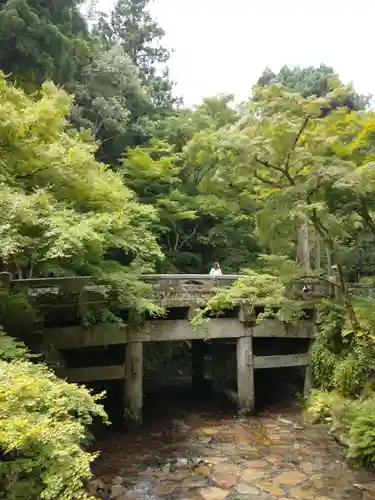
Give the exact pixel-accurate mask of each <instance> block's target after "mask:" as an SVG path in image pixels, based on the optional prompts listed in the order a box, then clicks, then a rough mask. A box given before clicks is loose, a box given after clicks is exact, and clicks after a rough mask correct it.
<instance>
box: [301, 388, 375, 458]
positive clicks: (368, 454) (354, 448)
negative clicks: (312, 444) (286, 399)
mask: <svg viewBox="0 0 375 500" xmlns="http://www.w3.org/2000/svg"><path fill="white" fill-rule="evenodd" d="M308 407H309V409H308V411H309V412H312V413H314V414H318V415H319V416H320V417H321V419H322V420H323V421H324V422H325V423H327V424H328V426H329V429H330V431H331V432H332V433H333V434H334V435H335V436H337V437H339V438H341V439H340V441H342V442H345V443H346V444H347V446H348V453H347V456H348V458H351V459H353V461H354V462H355V463H356V464H358V465H365V466H367V467H373V466H374V464H375V396H374V395H372V396H371V397H370V398H368V399H366V400H363V399H362V400H361V399H357V400H351V399H347V398H344V397H342V396H340V394H339V393H338V392H328V391H319V390H315V391H312V393H311V396H310V399H309V405H308Z"/></svg>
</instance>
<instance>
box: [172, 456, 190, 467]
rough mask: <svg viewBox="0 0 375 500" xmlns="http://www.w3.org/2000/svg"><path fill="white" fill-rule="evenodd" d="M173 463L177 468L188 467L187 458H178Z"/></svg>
mask: <svg viewBox="0 0 375 500" xmlns="http://www.w3.org/2000/svg"><path fill="white" fill-rule="evenodd" d="M175 465H176V467H177V468H178V469H183V468H185V467H188V465H189V460H188V459H187V458H178V459H177V461H176V464H175Z"/></svg>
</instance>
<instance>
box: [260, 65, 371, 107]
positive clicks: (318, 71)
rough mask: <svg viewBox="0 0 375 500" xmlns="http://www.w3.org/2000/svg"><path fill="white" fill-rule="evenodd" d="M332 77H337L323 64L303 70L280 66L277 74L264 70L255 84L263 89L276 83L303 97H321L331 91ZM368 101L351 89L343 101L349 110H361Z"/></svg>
mask: <svg viewBox="0 0 375 500" xmlns="http://www.w3.org/2000/svg"><path fill="white" fill-rule="evenodd" d="M332 77H337V75H336V73H335V71H334V69H333V68H332V67H330V66H327V65H325V64H320V65H319V66H318V67H314V66H308V67H305V68H300V67H299V66H296V67H294V68H289V67H288V66H282V68H281V69H280V71H279V72H278V73H277V74H275V73H274V72H273V71H272V70H271V69H270V68H266V69H265V70H264V71H263V73H262V75H261V76H260V77H259V79H258V82H257V84H258V85H260V86H262V87H263V86H266V85H273V84H275V83H278V84H281V85H282V86H283V87H285V88H286V89H288V90H291V91H295V92H298V93H299V94H301V95H302V96H304V97H308V96H312V95H316V96H318V97H323V96H325V95H326V94H328V93H329V92H330V90H331V85H330V82H331V81H332ZM369 101H370V96H363V95H358V94H357V93H356V92H355V91H354V90H353V89H351V90H350V91H349V92H348V94H347V98H346V99H345V105H347V106H349V107H350V108H351V109H362V108H365V107H366V106H367V105H368V104H369Z"/></svg>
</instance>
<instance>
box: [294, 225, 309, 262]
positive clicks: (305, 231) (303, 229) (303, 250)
mask: <svg viewBox="0 0 375 500" xmlns="http://www.w3.org/2000/svg"><path fill="white" fill-rule="evenodd" d="M296 260H297V264H299V265H300V266H304V267H307V268H310V245H309V226H308V222H307V220H306V221H305V222H304V223H303V224H302V225H301V226H300V227H299V228H298V245H297V259H296Z"/></svg>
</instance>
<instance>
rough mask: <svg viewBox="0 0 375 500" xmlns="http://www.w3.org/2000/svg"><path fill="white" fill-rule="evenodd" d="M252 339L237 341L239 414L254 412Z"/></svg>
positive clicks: (246, 338) (244, 338) (243, 338)
mask: <svg viewBox="0 0 375 500" xmlns="http://www.w3.org/2000/svg"><path fill="white" fill-rule="evenodd" d="M252 341H253V339H252V337H250V336H249V337H240V338H239V339H238V340H237V393H238V410H239V412H240V413H241V414H247V413H251V412H252V411H253V410H254V403H255V397H254V365H253V342H252Z"/></svg>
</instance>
